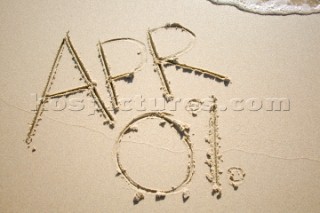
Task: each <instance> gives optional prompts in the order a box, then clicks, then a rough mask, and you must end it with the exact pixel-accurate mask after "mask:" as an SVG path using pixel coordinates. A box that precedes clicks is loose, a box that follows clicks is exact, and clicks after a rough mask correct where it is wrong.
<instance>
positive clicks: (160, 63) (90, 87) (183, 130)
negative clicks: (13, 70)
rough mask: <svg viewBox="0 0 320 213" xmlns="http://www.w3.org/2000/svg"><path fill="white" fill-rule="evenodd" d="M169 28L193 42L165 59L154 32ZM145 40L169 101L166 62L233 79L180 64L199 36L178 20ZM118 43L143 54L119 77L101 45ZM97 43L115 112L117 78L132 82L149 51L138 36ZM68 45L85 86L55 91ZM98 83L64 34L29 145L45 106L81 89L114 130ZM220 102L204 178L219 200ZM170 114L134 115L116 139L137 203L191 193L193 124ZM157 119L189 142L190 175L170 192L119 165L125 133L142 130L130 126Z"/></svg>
mask: <svg viewBox="0 0 320 213" xmlns="http://www.w3.org/2000/svg"><path fill="white" fill-rule="evenodd" d="M168 29H175V30H177V31H181V32H187V33H189V34H190V35H191V37H192V41H191V42H190V43H189V45H187V46H186V47H185V48H184V49H182V50H180V51H177V52H176V53H172V54H170V55H168V56H166V57H162V56H160V55H159V53H158V51H157V45H156V43H155V42H154V39H153V33H156V32H157V31H159V30H168ZM147 39H148V44H149V50H150V54H151V55H152V58H153V63H154V65H155V67H156V70H157V71H158V74H159V77H160V81H161V84H162V90H163V96H164V98H165V100H166V101H170V100H172V99H173V98H174V96H173V91H172V89H171V88H170V86H169V82H168V79H167V77H166V75H165V69H166V67H167V66H175V67H178V68H182V69H187V70H190V71H194V72H196V73H198V74H199V73H200V74H203V75H204V76H205V77H210V78H213V79H215V80H217V81H220V82H221V81H222V82H224V83H225V84H226V85H227V84H228V83H229V81H230V80H229V78H228V77H226V76H224V75H221V74H218V73H215V72H212V71H209V70H205V69H202V68H197V67H194V66H189V65H186V64H182V63H179V62H178V57H179V56H180V55H182V54H184V53H185V52H186V51H187V50H189V49H190V48H191V47H192V45H193V41H194V40H195V34H194V33H193V32H192V31H191V30H189V29H187V28H185V27H183V26H181V25H180V24H177V23H173V24H166V25H165V26H163V27H158V28H154V29H151V30H148V32H147ZM119 41H121V42H123V41H124V42H131V43H134V44H136V45H137V46H138V47H139V49H140V50H139V53H138V55H140V56H141V58H140V59H141V61H140V63H139V64H138V65H137V67H136V68H134V69H133V70H131V71H128V72H125V73H122V74H120V75H116V76H112V75H111V70H110V67H109V64H108V60H107V57H106V54H105V51H104V49H103V45H106V44H109V43H112V42H119ZM97 46H98V52H99V58H100V61H101V65H102V67H103V71H104V74H105V83H106V87H107V89H108V91H109V94H110V97H111V103H112V107H113V109H114V112H116V111H117V110H118V109H119V102H118V98H117V97H118V95H117V92H116V87H115V81H118V80H128V79H129V80H132V79H133V77H134V73H135V72H137V71H140V70H141V69H142V68H143V66H144V64H145V63H146V55H145V54H146V48H145V45H144V44H143V43H142V42H140V41H138V40H136V39H132V38H117V39H111V40H107V41H105V42H99V43H98V45H97ZM65 49H66V50H67V51H68V52H69V54H70V55H71V56H72V60H73V63H74V68H76V70H78V72H79V73H80V76H81V77H80V78H79V81H81V86H77V87H72V88H70V89H66V90H62V91H58V92H51V87H52V85H53V84H54V80H55V75H56V73H57V71H58V68H59V63H60V60H61V57H62V55H63V54H64V53H65V52H64V50H65ZM96 86H97V85H96V83H95V82H94V81H93V80H92V79H91V77H90V75H89V72H88V71H87V70H86V68H85V66H84V64H83V63H82V61H81V60H80V57H79V55H78V53H77V52H76V50H75V48H74V46H73V44H72V42H71V40H70V37H69V35H68V33H67V35H66V37H65V38H64V39H63V41H62V43H61V45H60V47H59V50H58V53H57V55H56V58H55V61H54V64H53V66H52V69H51V72H50V74H49V78H48V81H47V84H46V85H45V88H44V91H43V93H42V98H41V101H40V104H39V105H38V107H37V110H36V114H35V116H34V118H33V120H32V123H31V125H30V129H29V132H28V134H27V138H26V140H25V142H26V144H28V148H30V144H31V142H32V139H33V136H34V135H35V134H36V128H37V126H38V125H39V122H40V121H41V119H42V118H41V116H42V114H43V113H44V108H45V104H46V103H48V101H49V100H50V99H55V98H59V97H63V96H65V97H68V96H70V95H74V94H77V93H83V92H86V93H87V95H88V96H90V97H92V98H93V100H94V103H95V104H96V107H97V111H98V112H100V114H101V116H102V117H103V118H104V122H103V123H104V124H108V125H109V126H110V127H111V128H113V126H114V125H115V117H114V115H112V114H111V112H110V111H108V109H107V107H106V105H105V103H104V102H103V101H102V99H101V96H100V94H99V92H98V90H97V88H96ZM194 100H197V99H194ZM216 101H217V99H216V98H215V97H214V96H212V103H213V105H212V107H211V110H210V120H209V128H210V130H209V136H208V138H206V142H208V143H209V145H210V147H209V151H208V153H207V161H206V164H207V165H208V166H209V168H210V173H209V174H208V175H207V176H206V178H207V179H208V181H209V182H211V183H212V194H213V195H215V194H217V198H220V197H221V181H220V175H221V174H222V172H221V171H220V166H219V165H220V163H221V162H222V159H221V158H222V156H221V155H220V154H219V148H220V145H219V140H220V136H219V135H218V124H217V117H218V116H217V104H216ZM193 102H194V101H193ZM191 104H192V103H191ZM199 104H201V102H199ZM195 115H196V114H193V116H195ZM171 117H172V115H170V114H168V113H165V112H162V113H160V112H158V113H157V112H154V113H145V114H142V115H140V116H138V117H136V118H133V119H132V120H131V121H130V122H129V124H127V125H126V126H125V127H124V129H123V130H122V131H121V132H120V135H119V137H118V139H117V141H116V143H115V146H114V156H115V162H116V165H117V168H118V174H119V175H121V176H122V177H124V179H125V180H126V181H127V182H128V184H129V185H131V186H132V187H133V188H134V189H135V190H136V191H137V192H136V194H135V196H134V200H133V201H134V203H135V204H137V203H139V202H140V201H141V200H143V199H144V194H145V193H151V194H155V195H156V200H163V199H164V198H165V196H166V195H167V194H169V193H176V192H182V196H183V200H184V201H186V200H188V199H189V196H190V194H189V193H190V192H189V190H188V189H187V188H186V187H185V186H186V185H187V184H188V183H189V182H190V181H191V179H192V176H193V174H194V169H195V161H194V151H193V144H192V143H191V141H190V137H189V134H188V132H189V128H190V127H188V125H186V124H184V123H183V122H180V121H177V120H175V119H173V118H171ZM155 118H158V119H161V120H162V121H161V122H160V124H159V125H160V126H163V125H165V123H169V125H170V126H172V127H173V128H175V130H176V132H177V133H178V134H179V135H180V137H182V138H183V142H184V143H185V145H186V147H187V149H188V159H189V163H188V165H187V173H186V175H185V179H184V180H183V181H182V182H181V183H180V184H179V185H177V186H173V187H171V188H170V189H166V190H161V189H155V188H150V187H145V186H143V185H141V184H139V183H137V182H136V181H135V180H133V179H132V178H131V177H130V175H129V174H128V173H127V172H126V170H125V169H124V167H123V166H122V164H121V160H120V157H119V147H120V144H121V139H122V137H123V136H124V135H125V134H127V133H128V132H130V131H138V129H137V128H136V127H133V126H132V125H133V124H135V123H137V122H142V121H144V120H146V119H155ZM32 151H35V149H34V148H33V149H32ZM235 168H237V167H232V168H230V169H229V170H228V174H229V176H230V178H229V179H230V181H231V182H230V184H231V185H232V186H233V187H234V188H235V186H236V187H238V185H239V184H240V183H242V179H241V181H240V180H239V178H238V179H236V178H235V175H236V174H238V176H239V174H240V176H241V175H242V177H244V172H243V170H242V169H240V168H239V169H235Z"/></svg>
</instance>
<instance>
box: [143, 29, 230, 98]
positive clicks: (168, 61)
mask: <svg viewBox="0 0 320 213" xmlns="http://www.w3.org/2000/svg"><path fill="white" fill-rule="evenodd" d="M163 29H164V30H166V29H176V30H180V31H181V32H187V33H189V34H190V35H191V36H192V41H191V42H190V43H189V44H188V45H187V47H185V48H184V49H182V50H180V51H178V52H176V53H173V54H171V55H169V56H166V57H161V56H160V55H159V53H158V51H157V48H156V44H155V42H154V40H153V37H152V33H155V32H156V31H158V30H163ZM147 37H148V43H149V49H150V53H151V55H152V57H153V63H154V64H155V66H156V70H157V71H158V74H159V77H160V80H161V84H162V90H163V96H164V97H165V99H166V100H167V101H171V100H173V98H174V96H173V93H172V90H171V88H170V85H169V81H168V79H167V77H166V74H165V72H164V70H165V66H170V65H173V66H176V67H178V68H183V69H186V70H191V71H194V72H197V73H200V74H203V75H204V76H207V77H211V78H213V79H216V80H218V81H223V82H225V84H228V83H229V82H230V80H229V78H228V77H226V76H224V75H221V74H218V73H215V72H212V71H209V70H206V69H202V68H197V67H194V66H190V65H187V64H182V63H179V62H178V57H179V56H180V55H182V54H184V53H185V52H186V51H188V50H190V49H191V48H192V46H193V43H194V41H195V39H196V35H195V34H194V33H193V32H192V31H191V30H189V29H187V28H185V27H183V26H182V25H180V24H178V23H172V24H166V25H165V26H162V27H157V28H153V29H149V30H148V33H147Z"/></svg>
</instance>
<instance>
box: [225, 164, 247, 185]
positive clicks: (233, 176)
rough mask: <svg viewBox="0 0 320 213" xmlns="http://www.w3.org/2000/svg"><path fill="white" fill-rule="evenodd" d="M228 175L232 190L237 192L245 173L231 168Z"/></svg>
mask: <svg viewBox="0 0 320 213" xmlns="http://www.w3.org/2000/svg"><path fill="white" fill-rule="evenodd" d="M228 175H229V181H230V185H231V186H232V187H233V188H234V190H237V189H238V187H239V185H240V184H242V182H243V180H244V177H245V176H246V173H245V172H244V171H243V169H241V168H239V167H231V168H229V169H228Z"/></svg>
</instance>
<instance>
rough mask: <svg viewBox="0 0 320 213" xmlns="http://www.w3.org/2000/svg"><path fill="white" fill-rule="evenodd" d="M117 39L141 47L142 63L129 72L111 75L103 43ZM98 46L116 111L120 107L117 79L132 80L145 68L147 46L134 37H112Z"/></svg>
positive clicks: (107, 85)
mask: <svg viewBox="0 0 320 213" xmlns="http://www.w3.org/2000/svg"><path fill="white" fill-rule="evenodd" d="M117 41H125V42H131V43H134V44H136V45H138V46H139V49H140V51H139V53H138V55H140V57H141V60H140V63H139V64H138V65H137V67H136V68H134V69H133V70H130V71H128V72H125V73H123V74H120V75H117V76H111V72H110V66H109V64H108V61H107V56H106V54H105V51H104V49H103V45H106V44H109V43H112V42H117ZM97 46H98V51H99V58H100V62H101V65H102V67H103V72H104V75H105V82H106V87H107V90H108V92H109V94H110V97H111V103H112V107H113V109H114V110H115V111H117V110H118V109H119V102H118V95H117V92H116V87H115V81H118V80H132V78H133V77H134V74H135V73H136V72H138V71H140V70H141V69H142V68H143V66H144V65H145V63H146V61H147V58H146V55H145V53H146V47H145V45H144V44H143V43H142V42H141V41H138V40H136V39H133V38H116V39H111V40H107V41H104V42H99V43H98V45H97Z"/></svg>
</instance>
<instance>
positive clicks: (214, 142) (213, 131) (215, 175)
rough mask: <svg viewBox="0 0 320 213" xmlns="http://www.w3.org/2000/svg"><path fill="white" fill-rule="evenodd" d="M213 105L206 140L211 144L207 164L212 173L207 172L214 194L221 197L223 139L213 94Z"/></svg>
mask: <svg viewBox="0 0 320 213" xmlns="http://www.w3.org/2000/svg"><path fill="white" fill-rule="evenodd" d="M212 100H213V105H212V107H211V109H210V116H211V117H210V120H209V128H210V130H209V136H208V138H206V142H207V143H209V145H210V150H209V151H208V153H207V161H206V164H207V165H208V166H209V168H210V173H209V174H207V176H206V178H207V180H208V181H209V182H210V183H212V194H213V195H215V194H217V198H220V197H221V193H222V191H221V182H220V175H221V174H222V172H221V171H220V166H219V165H220V163H221V162H222V156H221V155H220V153H219V149H220V145H219V140H220V139H221V138H220V136H219V133H218V122H217V119H218V115H217V104H216V102H217V99H216V98H215V97H214V96H212Z"/></svg>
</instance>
